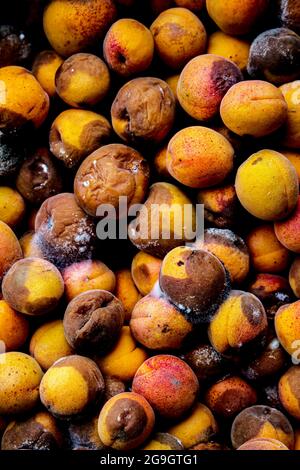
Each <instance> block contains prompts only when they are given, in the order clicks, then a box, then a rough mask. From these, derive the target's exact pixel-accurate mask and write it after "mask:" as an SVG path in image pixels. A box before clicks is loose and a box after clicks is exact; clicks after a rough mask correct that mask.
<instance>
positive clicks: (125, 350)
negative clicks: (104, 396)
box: [95, 326, 148, 382]
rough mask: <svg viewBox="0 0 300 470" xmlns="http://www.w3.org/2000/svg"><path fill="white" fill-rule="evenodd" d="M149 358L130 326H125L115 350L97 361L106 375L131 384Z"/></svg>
mask: <svg viewBox="0 0 300 470" xmlns="http://www.w3.org/2000/svg"><path fill="white" fill-rule="evenodd" d="M147 358H148V354H147V353H146V351H145V350H144V349H142V348H141V347H139V346H138V344H137V342H136V341H135V339H134V337H133V336H132V334H131V331H130V328H129V326H123V327H122V330H121V334H120V336H119V339H118V341H117V342H116V343H115V345H114V347H113V349H112V350H111V351H109V352H108V353H106V354H105V355H104V356H103V357H96V359H95V360H96V362H97V364H98V365H99V367H100V369H101V370H102V372H103V373H104V374H105V375H108V376H111V377H114V378H115V379H118V380H121V381H123V382H129V381H131V380H132V379H133V377H134V375H135V373H136V371H137V370H138V368H139V367H140V366H141V365H142V364H143V362H144V361H145V360H146V359H147Z"/></svg>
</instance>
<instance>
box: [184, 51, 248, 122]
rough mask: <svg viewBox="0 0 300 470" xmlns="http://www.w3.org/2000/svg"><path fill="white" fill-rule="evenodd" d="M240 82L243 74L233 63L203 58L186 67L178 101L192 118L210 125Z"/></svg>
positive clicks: (210, 55) (206, 56)
mask: <svg viewBox="0 0 300 470" xmlns="http://www.w3.org/2000/svg"><path fill="white" fill-rule="evenodd" d="M241 80H243V76H242V73H241V71H240V69H239V68H238V67H237V65H235V64H234V63H233V62H231V61H230V60H227V59H224V57H221V56H218V55H215V54H203V55H200V56H198V57H195V58H194V59H192V60H190V62H188V63H187V65H186V66H185V67H184V69H183V71H182V72H181V74H180V78H179V82H178V86H177V97H178V100H179V103H180V105H181V106H182V108H183V109H184V111H186V112H187V113H188V114H189V115H190V116H191V117H192V118H194V119H197V120H198V121H208V120H210V119H212V118H213V117H214V116H215V115H216V114H217V113H218V112H219V108H220V104H221V101H222V98H223V97H224V95H225V94H226V92H227V91H228V90H229V89H230V88H231V87H232V86H233V85H235V84H236V83H238V82H240V81H241Z"/></svg>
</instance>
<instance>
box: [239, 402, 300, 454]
mask: <svg viewBox="0 0 300 470" xmlns="http://www.w3.org/2000/svg"><path fill="white" fill-rule="evenodd" d="M256 438H267V439H277V440H278V441H280V442H282V444H284V445H286V446H287V447H288V448H289V449H291V450H292V449H293V448H294V431H293V428H292V426H291V424H290V422H289V420H288V419H287V418H286V417H285V415H284V414H283V413H281V411H278V410H277V409H276V408H270V407H269V406H263V405H254V406H251V407H249V408H245V409H244V410H242V411H241V412H240V413H239V414H238V415H237V416H236V418H235V420H234V421H233V424H232V427H231V442H232V445H233V447H234V448H235V449H237V448H238V447H240V446H241V445H243V444H244V443H245V442H246V441H249V440H250V439H256Z"/></svg>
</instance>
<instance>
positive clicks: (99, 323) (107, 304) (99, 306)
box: [63, 289, 124, 354]
mask: <svg viewBox="0 0 300 470" xmlns="http://www.w3.org/2000/svg"><path fill="white" fill-rule="evenodd" d="M123 322H124V309H123V305H122V304H121V302H120V301H119V300H118V299H117V298H116V297H115V296H114V295H113V294H111V293H110V292H108V291H105V290H99V289H95V290H90V291H87V292H83V293H82V294H79V295H77V297H75V298H74V299H73V300H71V302H70V303H69V305H68V307H67V309H66V311H65V315H64V320H63V324H64V331H65V336H66V339H67V341H68V343H69V344H70V345H71V347H72V348H74V349H75V350H76V351H83V352H89V353H93V352H97V353H100V354H101V353H104V352H106V351H108V350H109V349H110V348H111V347H112V346H113V345H114V343H115V342H116V341H117V339H118V337H119V335H120V333H121V328H122V326H123Z"/></svg>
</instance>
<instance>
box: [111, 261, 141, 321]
mask: <svg viewBox="0 0 300 470" xmlns="http://www.w3.org/2000/svg"><path fill="white" fill-rule="evenodd" d="M115 278H116V287H115V291H114V292H115V296H116V297H117V299H119V300H120V301H121V302H122V304H123V307H124V312H125V321H127V322H129V320H130V318H131V314H132V311H133V309H134V306H135V305H136V303H137V302H138V301H139V300H140V299H141V298H142V296H141V294H140V292H139V291H138V289H137V287H136V285H135V282H134V280H133V277H132V275H131V271H130V269H120V270H118V271H116V273H115Z"/></svg>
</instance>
